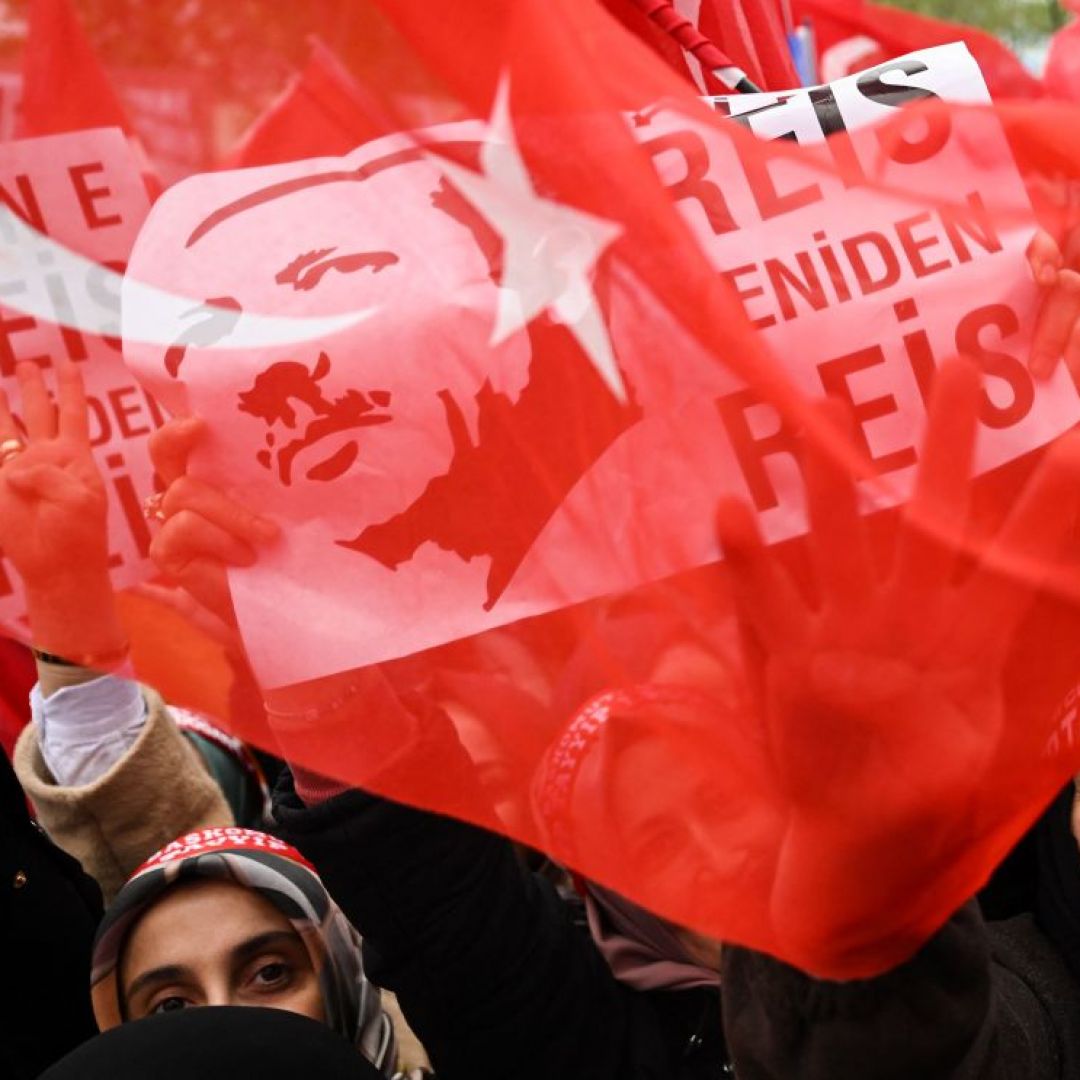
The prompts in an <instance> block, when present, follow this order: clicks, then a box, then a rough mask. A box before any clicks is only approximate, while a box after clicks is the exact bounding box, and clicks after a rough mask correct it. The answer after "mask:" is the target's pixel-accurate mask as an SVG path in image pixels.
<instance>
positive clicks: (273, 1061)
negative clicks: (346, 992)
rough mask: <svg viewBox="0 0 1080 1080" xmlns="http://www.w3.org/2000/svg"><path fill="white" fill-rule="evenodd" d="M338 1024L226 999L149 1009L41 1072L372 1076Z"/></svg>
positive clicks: (339, 1079)
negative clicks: (155, 1012) (157, 1011)
mask: <svg viewBox="0 0 1080 1080" xmlns="http://www.w3.org/2000/svg"><path fill="white" fill-rule="evenodd" d="M380 1075H381V1074H380V1073H379V1072H378V1071H377V1070H376V1069H375V1068H373V1067H372V1066H371V1065H370V1064H369V1063H368V1062H367V1061H366V1060H365V1059H364V1058H363V1057H362V1056H361V1055H360V1054H359V1053H357V1051H356V1050H355V1049H354V1048H353V1047H352V1046H350V1045H349V1043H348V1042H347V1041H346V1040H345V1039H343V1038H342V1037H341V1036H340V1035H338V1034H337V1033H336V1032H333V1031H331V1030H330V1029H329V1028H328V1027H327V1026H326V1025H325V1024H320V1023H317V1022H316V1021H314V1020H309V1019H307V1018H306V1017H303V1016H298V1015H296V1014H295V1013H290V1012H286V1011H285V1010H283V1009H258V1008H244V1007H238V1006H231V1005H221V1006H215V1007H214V1008H212V1009H183V1010H180V1011H178V1012H175V1013H165V1014H163V1015H160V1016H149V1017H147V1018H146V1019H144V1020H136V1021H134V1022H133V1023H130V1024H122V1025H121V1026H120V1027H116V1028H113V1029H112V1030H110V1031H106V1032H105V1033H104V1034H103V1035H99V1036H98V1037H97V1038H96V1039H93V1040H91V1041H90V1042H88V1043H86V1044H85V1045H83V1046H81V1047H79V1049H77V1050H75V1051H74V1052H73V1053H71V1054H69V1055H68V1056H67V1057H66V1058H64V1060H63V1061H61V1062H59V1063H57V1064H56V1065H54V1066H53V1067H52V1068H51V1069H49V1070H48V1072H46V1073H45V1074H44V1075H43V1076H42V1078H41V1080H150V1078H153V1080H246V1078H247V1077H258V1078H259V1080H378V1078H379V1077H380Z"/></svg>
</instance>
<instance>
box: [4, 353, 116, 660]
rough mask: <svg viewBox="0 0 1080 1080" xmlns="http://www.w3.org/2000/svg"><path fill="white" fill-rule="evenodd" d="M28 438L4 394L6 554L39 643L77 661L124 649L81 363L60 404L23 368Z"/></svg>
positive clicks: (61, 382) (64, 367)
mask: <svg viewBox="0 0 1080 1080" xmlns="http://www.w3.org/2000/svg"><path fill="white" fill-rule="evenodd" d="M16 376H17V379H18V384H19V391H20V396H21V399H22V401H21V406H22V420H23V425H24V427H25V436H24V435H23V434H22V433H21V432H20V430H19V428H18V427H17V425H16V423H15V418H14V415H13V412H12V404H11V402H10V401H9V400H8V397H7V395H6V394H5V393H4V392H3V391H0V448H6V449H4V450H3V452H0V550H2V551H3V553H4V555H5V556H6V558H7V559H8V560H9V562H10V563H11V565H12V566H14V568H15V570H16V572H17V573H18V575H19V577H20V578H21V579H22V582H23V586H24V588H25V590H26V599H27V607H28V612H29V616H30V622H31V627H32V631H33V634H34V640H35V644H37V645H38V647H40V648H42V649H44V650H46V651H48V652H52V653H57V654H58V655H61V656H65V657H67V658H69V659H72V660H76V659H78V658H80V657H94V656H96V657H102V656H111V655H113V654H115V653H116V652H117V650H118V649H120V648H121V647H122V643H123V633H122V631H121V630H120V628H119V623H118V622H117V619H116V614H115V610H114V605H113V596H112V589H111V585H110V582H109V570H108V532H107V524H108V521H107V518H108V499H107V496H106V494H105V487H104V484H103V483H102V480H101V476H100V474H99V472H98V469H97V466H96V464H95V463H94V458H93V454H92V452H91V449H90V436H89V430H88V421H87V411H86V395H85V391H84V389H83V383H82V378H81V376H80V375H79V371H78V369H77V368H76V367H75V365H74V364H71V363H66V362H65V363H61V364H59V365H58V366H57V368H56V390H57V402H56V404H55V405H54V404H53V402H52V400H51V399H50V397H49V393H48V390H47V389H46V386H45V379H44V376H43V375H42V373H41V370H40V369H39V368H38V366H37V365H36V364H34V363H22V364H19V365H18V367H17V369H16Z"/></svg>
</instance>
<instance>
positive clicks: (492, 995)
mask: <svg viewBox="0 0 1080 1080" xmlns="http://www.w3.org/2000/svg"><path fill="white" fill-rule="evenodd" d="M458 751H459V752H460V754H461V758H464V753H463V752H462V751H460V747H459V748H458ZM440 752H441V754H442V756H441V758H440V762H441V764H442V767H443V769H447V768H454V767H455V766H454V764H453V763H451V762H450V761H448V760H447V757H448V754H447V748H446V746H443V747H442V749H441V751H440ZM457 768H458V769H459V770H460V773H461V775H460V777H456V778H455V779H460V782H461V783H462V784H471V783H474V782H475V781H474V779H473V778H472V776H471V766H470V765H469V764H468V761H467V759H464V761H462V760H459V761H458V762H457ZM444 775H445V774H444ZM274 814H275V817H276V819H277V823H278V829H277V831H278V833H279V835H281V836H282V838H283V839H285V840H287V841H288V842H289V843H291V844H293V845H294V846H296V847H297V848H299V850H300V851H301V852H303V854H304V855H305V856H306V857H307V858H308V859H310V860H311V862H312V863H313V864H314V865H315V867H316V868H317V869H318V871H319V874H320V875H321V877H322V879H323V882H324V883H325V885H326V886H327V888H328V889H329V890H330V893H331V894H332V895H333V896H334V898H335V899H336V900H337V902H338V903H339V904H340V905H341V907H342V909H343V910H344V912H345V914H346V915H347V916H348V917H349V919H350V920H351V921H352V922H353V923H354V925H355V926H356V927H357V929H358V930H359V931H360V932H361V934H363V935H364V942H365V967H366V968H367V972H368V974H369V976H370V977H371V978H372V979H373V980H374V981H375V982H376V983H378V984H380V985H382V986H385V987H387V988H388V989H390V990H393V991H394V993H396V994H397V996H398V999H399V1001H400V1002H401V1006H402V1009H403V1011H404V1013H405V1015H406V1017H407V1018H408V1021H409V1023H410V1025H411V1026H412V1027H413V1029H414V1030H415V1032H416V1034H417V1035H418V1036H419V1038H420V1041H421V1042H422V1043H423V1044H424V1046H425V1047H426V1049H427V1051H428V1053H429V1054H430V1056H431V1060H432V1063H433V1065H434V1067H435V1071H436V1073H437V1074H438V1077H439V1080H463V1078H468V1080H484V1078H487V1077H491V1078H492V1080H495V1078H498V1080H506V1078H507V1077H514V1080H615V1078H619V1080H716V1078H717V1077H720V1076H722V1075H724V1074H723V1072H722V1067H723V1061H724V1051H723V1045H722V1034H721V1025H720V1010H719V1002H718V996H717V995H716V993H714V992H710V991H708V990H700V991H698V990H693V991H686V992H677V993H665V992H663V991H659V992H656V993H649V994H645V993H639V992H636V991H633V990H630V989H629V988H627V987H625V986H623V985H622V984H620V983H618V982H617V981H616V980H615V979H614V977H613V976H612V974H611V972H610V970H609V968H608V967H607V965H606V963H605V961H604V959H603V957H601V955H600V953H599V952H598V950H597V949H596V947H595V945H594V944H593V942H592V939H591V938H590V937H589V934H588V930H587V929H586V928H585V926H584V925H583V924H582V921H581V920H580V919H575V917H574V909H573V907H572V906H571V905H569V904H567V903H566V902H565V901H564V900H563V899H562V898H561V897H560V896H559V895H558V893H557V892H556V891H555V889H554V888H553V887H552V886H551V884H550V883H549V882H548V881H547V880H546V879H544V878H543V877H540V876H539V875H536V874H532V873H530V872H528V871H527V870H525V869H523V867H522V866H521V863H520V861H519V860H518V858H517V856H516V854H515V852H514V850H513V848H512V847H511V845H510V844H509V842H507V841H506V840H504V839H503V838H501V837H498V836H495V835H493V834H491V833H489V832H486V831H484V830H482V829H477V828H474V827H472V826H470V825H465V824H462V823H461V822H459V821H455V820H453V819H451V818H447V817H442V816H439V815H436V814H431V813H427V812H424V811H420V810H414V809H411V808H409V807H406V806H402V805H400V804H398V803H394V802H391V801H389V800H386V799H382V798H378V797H376V796H373V795H368V794H366V793H364V792H359V791H350V792H347V793H345V794H343V795H339V796H337V797H335V798H333V799H331V800H329V801H327V802H325V803H323V804H322V805H319V806H315V807H312V808H310V809H309V808H305V807H304V805H303V804H302V802H301V801H300V799H299V798H298V797H297V795H296V793H295V790H294V788H293V784H292V777H291V775H290V774H288V773H286V774H284V775H283V776H282V778H281V779H280V780H279V782H278V786H277V789H276V790H275V792H274Z"/></svg>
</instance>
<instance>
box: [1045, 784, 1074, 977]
mask: <svg viewBox="0 0 1080 1080" xmlns="http://www.w3.org/2000/svg"><path fill="white" fill-rule="evenodd" d="M1074 793H1075V788H1074V787H1073V784H1072V782H1071V781H1070V782H1069V783H1068V784H1067V785H1066V786H1065V787H1064V788H1063V789H1062V790H1061V792H1060V794H1059V795H1058V797H1057V798H1056V799H1055V800H1054V802H1053V803H1052V804H1051V806H1050V809H1049V810H1047V812H1046V813H1045V814H1044V815H1043V817H1042V819H1041V820H1040V822H1039V826H1038V839H1039V869H1038V875H1039V892H1038V908H1037V917H1038V921H1039V925H1040V926H1041V927H1042V929H1043V931H1044V933H1045V934H1046V936H1047V937H1048V938H1049V939H1050V940H1051V941H1052V942H1053V943H1054V945H1055V946H1056V947H1057V949H1058V951H1059V952H1060V953H1061V956H1062V958H1063V959H1064V961H1065V963H1066V964H1067V965H1068V967H1069V970H1070V971H1071V972H1072V973H1073V976H1074V977H1075V978H1076V979H1077V980H1080V850H1078V849H1077V842H1076V837H1074V836H1073V834H1072V824H1071V815H1072V804H1073V796H1074Z"/></svg>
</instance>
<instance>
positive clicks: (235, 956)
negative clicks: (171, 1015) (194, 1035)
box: [124, 930, 303, 1001]
mask: <svg viewBox="0 0 1080 1080" xmlns="http://www.w3.org/2000/svg"><path fill="white" fill-rule="evenodd" d="M296 941H299V942H300V944H301V945H303V941H302V940H301V939H300V938H299V935H297V933H296V932H295V931H294V930H268V931H267V932H266V933H265V934H256V935H255V936H254V937H251V938H248V939H247V940H246V941H242V942H241V943H240V944H239V945H237V946H235V947H234V948H232V949H230V950H229V961H230V963H231V964H232V966H233V967H237V966H239V965H241V964H245V963H247V962H248V961H249V960H250V959H251V958H252V957H253V956H257V955H258V954H259V953H260V952H262V950H263V949H265V948H268V947H269V946H272V945H278V944H284V943H285V942H288V943H290V944H291V943H292V942H296ZM191 974H192V973H191V968H189V967H185V966H183V965H182V964H163V965H162V966H161V967H156V968H151V969H150V970H149V971H144V972H143V973H142V974H141V975H140V976H139V977H138V978H137V979H134V980H133V981H132V983H131V985H130V986H129V987H128V988H127V990H126V992H125V993H124V998H125V1000H127V1001H130V1000H131V999H132V998H134V997H135V996H136V994H138V993H139V992H140V991H141V990H145V989H146V988H147V987H148V986H153V985H155V984H162V985H164V984H165V983H170V982H180V981H182V980H184V979H188V978H191Z"/></svg>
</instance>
